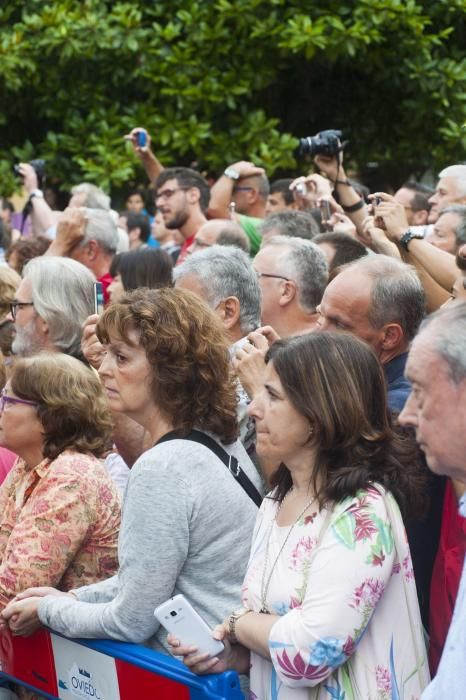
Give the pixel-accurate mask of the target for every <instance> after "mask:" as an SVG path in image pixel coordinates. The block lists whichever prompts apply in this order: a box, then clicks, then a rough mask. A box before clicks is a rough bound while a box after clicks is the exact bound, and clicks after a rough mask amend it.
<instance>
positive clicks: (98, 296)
mask: <svg viewBox="0 0 466 700" xmlns="http://www.w3.org/2000/svg"><path fill="white" fill-rule="evenodd" d="M103 310H104V288H103V286H102V282H94V313H96V314H98V315H99V316H100V314H101V313H102V311H103Z"/></svg>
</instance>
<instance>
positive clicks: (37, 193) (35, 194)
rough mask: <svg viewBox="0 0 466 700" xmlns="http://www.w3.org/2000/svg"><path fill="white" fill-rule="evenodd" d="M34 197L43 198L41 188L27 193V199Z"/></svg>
mask: <svg viewBox="0 0 466 700" xmlns="http://www.w3.org/2000/svg"><path fill="white" fill-rule="evenodd" d="M34 197H37V198H38V199H44V193H43V192H42V190H32V192H31V194H30V195H29V199H34Z"/></svg>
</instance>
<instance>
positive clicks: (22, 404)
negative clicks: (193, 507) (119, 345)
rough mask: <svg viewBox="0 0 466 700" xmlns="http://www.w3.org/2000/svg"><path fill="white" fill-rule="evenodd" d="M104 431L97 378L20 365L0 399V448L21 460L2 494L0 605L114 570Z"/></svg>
mask: <svg viewBox="0 0 466 700" xmlns="http://www.w3.org/2000/svg"><path fill="white" fill-rule="evenodd" d="M111 431H112V423H111V419H110V416H109V413H108V409H107V406H106V401H105V396H104V394H103V391H102V387H101V385H100V382H99V380H98V378H97V377H96V376H95V375H94V373H93V371H92V370H90V369H88V368H87V367H85V366H84V365H83V364H82V363H81V362H79V361H78V360H75V359H74V358H71V357H68V356H66V355H63V354H61V353H54V354H43V355H38V356H36V357H34V358H30V359H22V360H18V361H17V363H16V364H15V366H14V369H13V372H12V375H11V377H10V379H9V381H8V382H7V384H6V386H5V388H4V390H3V392H2V394H1V398H0V445H2V446H4V447H7V448H8V449H10V450H12V451H13V452H15V453H16V454H17V455H19V459H18V460H17V462H16V464H15V466H14V467H13V469H12V471H11V472H10V473H9V475H8V476H7V478H6V480H5V482H4V483H3V484H2V486H1V488H0V604H1V606H2V607H3V606H5V605H6V604H7V603H8V602H9V601H10V600H11V599H12V598H13V597H14V596H15V595H16V594H17V593H19V592H20V591H23V590H24V589H25V588H27V587H28V586H45V585H48V586H56V587H58V588H60V589H61V590H64V591H67V590H69V589H70V588H75V587H76V586H81V585H84V584H88V583H93V582H95V581H99V580H100V579H102V578H107V577H108V576H109V575H111V574H113V573H114V572H115V570H116V568H117V552H116V544H117V538H118V529H119V524H120V505H119V500H118V496H117V493H116V491H115V488H114V486H113V484H112V482H111V480H110V477H109V476H108V475H107V473H106V471H105V468H104V467H103V466H102V464H101V462H100V460H99V457H102V455H103V454H104V452H105V451H106V449H107V448H108V443H109V440H110V438H111Z"/></svg>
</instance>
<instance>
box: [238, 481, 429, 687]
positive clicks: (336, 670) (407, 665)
mask: <svg viewBox="0 0 466 700" xmlns="http://www.w3.org/2000/svg"><path fill="white" fill-rule="evenodd" d="M388 501H389V506H390V512H391V518H390V517H389V515H388V512H387V502H388ZM276 510H277V504H276V502H275V501H274V500H272V499H270V498H266V499H265V500H264V502H263V504H262V506H261V510H260V512H259V516H258V520H257V523H256V528H255V531H254V536H253V543H252V550H251V556H250V561H249V564H248V569H247V573H246V578H245V581H244V587H243V604H244V606H245V607H247V608H250V609H252V610H254V611H256V612H259V611H260V609H261V607H262V604H261V590H262V587H263V571H264V562H265V558H266V546H267V540H268V537H269V533H270V543H269V554H268V557H267V559H268V563H267V565H266V576H265V581H267V579H268V576H269V573H270V571H271V567H272V565H273V563H274V561H275V559H276V557H277V555H278V553H279V551H280V548H281V547H282V545H283V543H284V541H285V538H286V536H287V535H288V533H289V531H290V527H289V526H286V527H280V526H278V525H277V524H276V522H275V520H274V518H275V514H276ZM390 520H392V525H393V529H392V526H391V524H390ZM393 521H394V522H393ZM395 542H396V543H397V544H395ZM316 545H318V546H316ZM266 604H267V607H268V609H269V611H270V612H271V613H272V614H275V615H280V616H281V617H280V620H278V621H277V622H276V624H275V625H274V626H273V628H272V630H271V633H270V637H269V649H270V654H271V658H272V663H271V662H270V661H267V660H266V659H264V658H262V657H261V656H259V655H258V654H255V653H251V674H250V687H251V695H250V697H251V699H252V700H268V699H270V700H305V699H306V700H310V699H312V700H418V699H419V698H420V696H421V693H422V690H423V689H424V687H425V686H426V685H427V683H428V681H429V675H428V667H427V661H426V652H425V646H424V640H423V635H422V624H421V618H420V613H419V606H418V602H417V595H416V586H415V582H414V577H413V570H412V565H411V556H410V552H409V547H408V543H407V541H406V535H405V531H404V527H403V523H402V519H401V515H400V512H399V510H398V507H397V505H396V503H395V501H394V499H393V497H392V496H391V495H390V494H384V491H383V489H382V487H380V486H377V488H369V489H367V490H363V491H360V492H359V493H358V494H357V496H356V497H354V498H347V499H345V500H344V501H342V502H341V503H338V504H336V505H335V506H334V508H333V509H332V510H331V511H330V512H329V511H326V510H325V509H324V510H322V511H320V512H319V511H318V509H317V507H315V508H313V507H312V506H311V508H310V509H308V510H307V511H306V514H305V515H304V516H303V517H302V518H301V519H300V520H299V521H298V523H297V524H296V525H295V527H294V528H293V530H292V532H291V534H290V536H289V538H288V541H287V542H286V544H285V546H284V548H283V551H282V552H281V554H280V556H279V558H278V561H277V564H276V565H275V567H274V569H273V573H272V576H271V579H270V585H269V587H268V592H267V597H266ZM410 616H411V624H410Z"/></svg>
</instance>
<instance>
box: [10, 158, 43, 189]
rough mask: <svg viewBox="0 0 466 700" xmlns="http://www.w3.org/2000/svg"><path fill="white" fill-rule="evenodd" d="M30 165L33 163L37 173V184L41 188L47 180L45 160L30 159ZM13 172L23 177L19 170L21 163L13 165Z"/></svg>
mask: <svg viewBox="0 0 466 700" xmlns="http://www.w3.org/2000/svg"><path fill="white" fill-rule="evenodd" d="M29 165H32V167H33V168H34V170H35V171H36V175H37V186H38V188H39V189H40V190H41V189H42V186H43V184H44V181H45V160H42V159H41V158H38V159H37V160H31V161H29ZM13 172H14V174H15V175H17V176H18V177H23V176H22V175H21V173H20V171H19V165H14V166H13Z"/></svg>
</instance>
